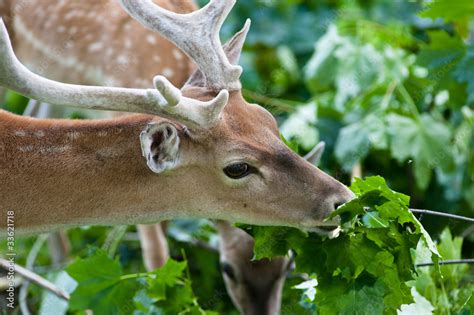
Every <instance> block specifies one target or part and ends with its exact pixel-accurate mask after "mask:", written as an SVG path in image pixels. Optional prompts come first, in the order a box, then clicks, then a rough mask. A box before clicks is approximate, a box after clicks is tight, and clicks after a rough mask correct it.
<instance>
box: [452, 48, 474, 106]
mask: <svg viewBox="0 0 474 315" xmlns="http://www.w3.org/2000/svg"><path fill="white" fill-rule="evenodd" d="M453 76H454V78H455V79H456V80H458V81H459V82H463V83H466V87H467V93H468V96H469V98H468V100H469V102H474V80H473V78H474V47H472V46H471V47H469V48H468V50H467V52H466V54H465V55H464V57H463V58H462V59H461V60H460V61H459V63H458V64H457V65H456V68H455V69H454V72H453Z"/></svg>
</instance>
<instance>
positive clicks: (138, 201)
mask: <svg viewBox="0 0 474 315" xmlns="http://www.w3.org/2000/svg"><path fill="white" fill-rule="evenodd" d="M234 3H235V1H233V0H225V1H211V2H210V3H209V4H208V5H206V6H205V7H203V8H202V9H200V10H197V11H194V12H193V13H188V14H180V13H173V12H170V11H168V10H166V9H163V8H162V7H160V6H158V5H157V4H155V3H153V2H150V1H127V0H122V1H121V4H122V6H123V7H124V8H125V10H126V11H127V12H128V13H129V14H130V15H131V17H133V18H134V19H136V20H137V21H138V22H140V23H141V24H143V25H144V26H145V27H148V28H150V29H152V30H154V31H157V32H159V33H160V34H162V35H163V36H164V37H166V38H167V39H168V40H170V41H171V42H173V43H174V44H175V45H176V47H179V48H180V49H181V50H182V51H183V52H184V53H185V54H186V55H187V56H189V58H190V59H191V60H193V61H194V63H195V64H196V65H197V70H196V71H195V72H194V73H193V74H192V75H191V77H190V78H189V79H188V81H187V82H186V83H185V84H184V86H183V87H182V88H181V89H178V88H177V87H175V86H174V85H173V84H172V83H171V82H170V81H169V80H168V79H166V77H164V76H161V75H157V76H155V77H154V79H153V88H149V89H138V88H121V87H103V86H84V85H74V84H67V83H60V82H58V81H53V80H49V79H46V78H44V77H42V76H39V75H37V74H35V73H33V72H31V71H30V70H28V69H27V68H26V67H25V66H23V65H22V64H21V62H20V61H19V60H18V59H17V57H16V55H15V53H14V51H13V48H12V45H11V41H10V39H9V36H8V32H7V30H6V27H5V25H4V23H3V22H1V27H0V56H1V57H0V58H1V59H0V85H1V86H3V87H6V88H8V89H11V90H14V91H17V92H19V93H20V94H23V95H25V96H27V97H29V98H33V99H37V100H39V101H42V102H47V103H51V104H59V105H63V106H75V107H78V108H88V109H96V110H110V111H121V112H130V113H135V114H136V115H132V116H126V117H120V118H114V119H104V120H93V121H70V120H48V119H43V120H41V119H33V118H26V117H19V116H15V115H13V114H9V113H6V112H1V113H0V121H1V127H0V139H2V142H1V144H0V152H1V155H0V161H1V163H0V165H1V167H0V175H1V180H0V188H1V189H0V190H1V196H0V197H1V198H0V200H1V205H0V206H1V207H2V209H12V210H13V211H15V220H16V222H15V224H16V230H17V231H18V233H20V234H21V233H41V232H46V231H48V232H49V231H52V230H58V229H62V228H68V227H73V226H81V225H98V224H108V225H110V224H112V225H115V224H139V223H154V222H157V221H162V220H170V219H176V218H183V217H189V218H212V219H221V220H229V221H231V222H243V223H253V224H262V225H284V226H294V227H297V228H301V229H305V230H313V229H315V228H316V229H317V228H324V229H329V230H335V229H336V228H337V226H338V224H339V223H338V221H337V219H335V220H330V221H327V220H325V219H326V218H327V216H328V215H329V214H330V213H332V212H333V211H334V210H335V209H336V208H337V207H338V206H339V205H341V204H343V203H345V202H347V201H348V200H350V199H351V198H353V195H352V193H351V192H350V191H349V190H348V189H347V187H345V186H344V185H343V184H341V183H340V182H339V181H337V180H336V179H334V178H332V177H331V176H329V175H327V174H326V173H324V172H322V171H321V170H319V169H318V168H316V167H314V166H312V165H311V164H310V163H308V162H306V161H305V160H304V159H302V158H301V157H299V156H298V155H296V154H295V153H293V152H292V151H291V150H290V149H289V148H288V147H287V146H286V145H285V144H284V143H283V141H282V140H281V139H280V136H279V133H278V128H277V124H276V121H275V119H274V118H273V116H272V115H271V114H270V113H269V112H268V111H266V110H265V109H263V108H262V107H261V106H259V105H256V104H249V103H247V102H246V101H245V99H244V98H243V96H242V93H241V84H240V80H239V78H240V75H241V72H242V68H241V67H240V66H238V65H236V63H237V62H238V58H239V56H240V52H241V48H242V45H243V42H244V41H245V36H246V34H247V32H248V29H249V26H250V22H249V21H247V23H246V24H245V26H244V28H243V29H242V30H241V31H240V32H238V33H237V34H236V35H235V36H234V37H233V38H231V39H230V40H229V42H228V43H227V44H226V45H224V46H222V44H221V42H220V39H219V30H220V27H221V25H222V23H223V21H224V19H225V17H226V16H227V14H228V13H229V11H230V10H231V8H232V7H233V5H234ZM32 218H34V219H32ZM1 224H2V225H1V226H0V229H2V231H4V230H5V223H4V222H2V223H1Z"/></svg>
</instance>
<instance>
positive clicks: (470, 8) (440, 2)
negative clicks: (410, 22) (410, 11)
mask: <svg viewBox="0 0 474 315" xmlns="http://www.w3.org/2000/svg"><path fill="white" fill-rule="evenodd" d="M420 16H422V17H429V18H432V19H436V18H444V19H446V20H447V21H459V20H463V19H466V18H469V17H472V16H474V2H472V1H465V0H433V1H431V2H428V4H427V7H426V9H425V10H424V11H423V12H421V13H420Z"/></svg>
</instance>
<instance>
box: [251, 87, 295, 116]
mask: <svg viewBox="0 0 474 315" xmlns="http://www.w3.org/2000/svg"><path fill="white" fill-rule="evenodd" d="M242 92H243V94H244V96H245V97H249V98H251V99H253V100H255V101H256V102H258V103H260V105H266V106H270V107H274V108H277V109H279V110H280V111H282V112H285V113H290V112H293V111H294V110H295V107H294V106H292V105H291V103H293V102H292V101H282V100H279V99H276V98H272V97H268V96H265V95H261V94H258V93H256V92H254V91H250V90H247V89H242ZM294 103H295V104H297V102H294Z"/></svg>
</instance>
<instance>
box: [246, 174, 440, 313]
mask: <svg viewBox="0 0 474 315" xmlns="http://www.w3.org/2000/svg"><path fill="white" fill-rule="evenodd" d="M351 189H352V191H353V192H354V193H355V194H356V196H357V198H356V199H354V200H352V201H350V202H349V203H346V204H345V205H343V206H342V207H340V208H339V209H338V210H337V211H336V212H334V214H333V216H336V215H341V217H343V218H345V223H344V225H343V232H344V233H343V235H341V236H339V237H337V238H334V239H327V238H325V237H321V236H318V235H316V234H312V233H310V234H305V233H302V232H301V231H299V230H295V229H292V228H279V227H270V228H268V227H250V228H249V230H250V231H251V232H252V234H253V236H254V238H255V240H256V244H255V248H254V251H255V258H256V259H260V258H263V257H275V256H280V255H284V254H285V253H286V252H288V250H289V249H292V250H294V251H295V253H296V258H295V263H296V270H297V271H299V272H302V273H308V274H315V276H316V279H317V287H316V294H315V298H314V301H313V303H314V304H315V305H316V307H317V310H318V313H319V314H335V313H337V314H354V312H355V310H357V311H356V313H358V314H382V313H384V314H385V313H386V314H395V313H396V310H397V309H399V308H400V306H401V305H402V304H409V303H411V302H412V294H411V292H410V287H409V286H408V285H407V281H410V280H413V279H414V277H415V265H414V261H413V259H412V257H411V251H413V250H415V249H416V247H417V244H418V243H420V242H421V244H422V245H423V246H424V247H426V248H427V249H428V251H429V252H430V254H431V255H429V256H428V258H430V261H431V259H432V260H433V261H434V262H437V260H438V258H439V253H438V251H437V249H436V246H435V245H434V243H433V242H432V240H431V238H430V236H429V235H428V233H427V232H426V231H425V230H424V228H423V227H422V225H421V224H420V223H419V221H418V220H417V219H416V218H415V217H414V216H413V214H412V213H411V212H410V211H409V210H408V202H409V198H408V196H406V195H403V194H400V193H397V192H394V191H392V190H391V189H390V188H388V187H387V185H386V183H385V181H384V180H383V178H381V177H378V176H376V177H368V178H367V179H365V180H360V179H356V181H355V182H354V183H353V184H352V186H351ZM315 257H317V259H315Z"/></svg>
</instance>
